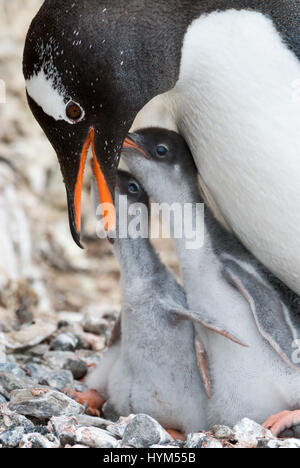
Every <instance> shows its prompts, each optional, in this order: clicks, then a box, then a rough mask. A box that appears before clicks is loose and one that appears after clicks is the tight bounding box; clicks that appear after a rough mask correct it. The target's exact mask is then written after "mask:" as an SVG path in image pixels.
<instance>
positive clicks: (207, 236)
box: [165, 178, 223, 292]
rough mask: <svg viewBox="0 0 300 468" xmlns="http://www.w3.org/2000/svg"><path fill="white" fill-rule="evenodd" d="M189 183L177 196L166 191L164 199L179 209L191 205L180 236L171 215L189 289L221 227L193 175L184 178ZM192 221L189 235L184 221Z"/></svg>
mask: <svg viewBox="0 0 300 468" xmlns="http://www.w3.org/2000/svg"><path fill="white" fill-rule="evenodd" d="M185 180H186V181H187V182H188V183H187V184H186V187H182V189H183V191H182V192H181V194H180V197H178V194H177V193H175V192H174V193H173V192H172V191H170V192H169V194H168V199H167V200H165V201H166V202H167V203H168V204H170V205H172V204H175V203H176V204H179V205H180V206H181V212H182V213H185V210H186V207H187V206H188V205H190V206H191V207H192V210H191V208H189V212H190V213H192V217H191V219H190V220H187V216H186V215H185V216H184V217H183V220H184V222H183V227H182V232H183V235H182V236H178V237H176V235H175V234H176V227H175V224H174V218H173V217H172V216H171V233H172V235H173V240H174V245H175V249H176V253H177V256H178V259H179V263H180V268H181V273H182V277H183V282H184V285H185V289H186V291H187V292H188V288H189V286H190V285H192V284H194V279H195V278H197V277H198V276H199V271H200V269H201V266H203V263H204V257H205V256H207V255H209V253H210V252H212V251H213V244H214V241H216V237H217V236H218V235H219V234H220V233H219V230H222V231H223V228H222V227H221V226H219V224H218V222H217V221H216V220H215V218H214V216H213V214H212V212H211V210H210V209H209V208H208V207H206V206H205V205H204V200H203V198H202V197H201V195H200V193H199V189H198V185H197V181H196V179H195V181H194V183H193V180H192V178H190V179H188V178H186V179H185ZM186 223H187V224H188V225H190V223H192V233H194V235H195V237H194V236H191V235H190V233H189V230H187V229H186V227H187V224H186Z"/></svg>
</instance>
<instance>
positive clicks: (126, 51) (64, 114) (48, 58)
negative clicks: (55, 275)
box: [23, 0, 176, 245]
mask: <svg viewBox="0 0 300 468" xmlns="http://www.w3.org/2000/svg"><path fill="white" fill-rule="evenodd" d="M111 3H113V5H111ZM121 3H122V2H121ZM139 8H140V6H139V3H138V2H132V5H131V6H130V5H129V6H127V5H126V7H125V6H124V5H123V6H122V5H119V2H107V0H80V1H79V0H46V1H45V2H44V4H43V5H42V7H41V9H40V11H39V12H38V14H37V16H36V17H35V18H34V20H33V22H32V24H31V26H30V29H29V32H28V35H27V39H26V44H25V49H24V60H23V70H24V76H25V80H26V90H27V98H28V103H29V106H30V108H31V110H32V112H33V114H34V116H35V118H36V119H37V121H38V122H39V124H40V126H41V127H42V129H43V130H44V132H45V133H46V135H47V137H48V139H49V141H50V143H51V144H52V146H53V147H54V149H55V151H56V153H57V156H58V159H59V163H60V167H61V171H62V174H63V178H64V182H65V185H66V190H67V199H68V206H69V219H70V227H71V231H72V235H73V238H74V240H75V241H76V242H77V244H78V245H80V227H81V189H82V177H83V172H84V167H85V163H86V157H87V153H88V150H89V148H91V149H92V152H93V158H94V170H95V174H96V178H97V183H98V191H99V196H100V199H101V202H102V203H113V197H114V186H115V182H116V171H117V166H118V162H119V156H120V152H121V148H122V144H123V141H124V139H125V137H126V135H127V133H128V131H129V129H130V127H131V125H132V123H133V120H134V118H135V117H136V115H137V113H138V112H139V110H140V109H141V108H142V107H143V106H144V105H145V104H146V103H147V102H148V101H149V100H150V99H151V98H152V97H154V96H155V95H156V94H159V93H160V92H164V91H166V90H167V89H169V88H170V87H171V86H172V85H173V84H174V80H175V78H176V76H175V75H176V73H175V72H174V73H171V72H170V73H169V74H165V75H166V78H162V76H161V67H162V64H164V63H165V61H163V60H161V52H160V51H161V50H163V47H162V44H161V47H160V42H159V41H161V42H162V43H163V38H161V37H160V38H158V37H156V34H154V32H153V30H152V29H151V28H150V29H149V28H148V29H147V30H146V31H145V30H144V27H143V24H142V22H141V21H140V16H139V15H137V14H136V10H139ZM142 11H143V10H140V15H142ZM151 11H152V10H151V8H150V7H149V12H150V14H152V13H151ZM157 21H158V24H157V27H159V22H160V21H162V20H160V19H159V18H158V20H157ZM147 34H149V37H147ZM142 37H143V40H141V38H142ZM144 40H145V41H146V42H147V45H148V46H149V50H147V51H146V50H145V49H144V46H143V41H144ZM152 49H153V50H152ZM170 55H171V52H170ZM156 62H157V63H156ZM153 65H154V66H153ZM170 79H171V81H170ZM113 222H114V221H113V220H112V224H113ZM111 227H112V226H110V228H111Z"/></svg>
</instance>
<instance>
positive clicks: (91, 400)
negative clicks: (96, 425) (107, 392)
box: [63, 388, 105, 417]
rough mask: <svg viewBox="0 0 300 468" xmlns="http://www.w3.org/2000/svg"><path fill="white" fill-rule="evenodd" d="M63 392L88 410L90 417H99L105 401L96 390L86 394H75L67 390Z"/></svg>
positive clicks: (88, 391)
mask: <svg viewBox="0 0 300 468" xmlns="http://www.w3.org/2000/svg"><path fill="white" fill-rule="evenodd" d="M63 392H64V393H65V394H66V395H68V396H69V397H70V398H73V400H75V401H77V403H79V404H80V405H83V406H85V407H86V409H87V413H88V414H89V415H90V416H96V417H99V416H100V414H101V410H102V407H103V405H104V403H105V400H104V399H103V398H102V396H101V395H100V394H99V393H98V392H97V391H96V390H87V391H86V392H74V391H73V390H69V389H68V388H65V389H64V390H63Z"/></svg>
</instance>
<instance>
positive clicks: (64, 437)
mask: <svg viewBox="0 0 300 468" xmlns="http://www.w3.org/2000/svg"><path fill="white" fill-rule="evenodd" d="M48 427H49V430H50V431H51V432H53V433H54V434H55V436H56V437H57V438H58V439H59V441H60V443H61V445H62V446H65V445H68V444H71V445H72V444H74V443H75V439H76V429H77V427H78V420H77V419H76V417H75V416H58V417H55V416H54V417H53V418H51V419H50V422H49V425H48Z"/></svg>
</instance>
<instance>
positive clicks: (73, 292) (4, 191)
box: [0, 0, 178, 344]
mask: <svg viewBox="0 0 300 468" xmlns="http://www.w3.org/2000/svg"><path fill="white" fill-rule="evenodd" d="M42 3H43V1H42V0H0V79H1V80H3V81H4V82H5V85H6V103H5V104H0V333H1V332H2V334H4V335H5V336H6V337H9V338H10V339H11V340H18V339H19V340H20V339H21V337H20V331H22V327H23V328H24V324H26V323H31V324H32V323H35V322H34V320H36V319H37V317H39V318H40V317H42V318H43V323H46V322H47V321H49V322H50V323H51V321H53V320H60V321H64V320H74V321H76V320H79V319H80V317H82V316H83V315H84V314H85V313H86V311H87V310H88V309H94V310H96V312H97V313H99V314H104V313H109V312H110V311H111V312H112V313H116V311H117V310H118V309H119V307H120V302H121V297H120V289H119V269H118V265H117V262H116V261H115V259H114V257H113V255H112V252H111V249H110V245H109V243H108V242H107V241H106V240H99V239H97V238H96V235H95V228H96V224H95V221H96V220H95V217H94V213H93V211H92V208H91V203H90V200H89V178H88V176H87V177H86V182H85V184H86V185H85V193H84V195H83V207H84V208H83V213H84V218H83V226H84V234H83V242H84V245H85V247H86V249H85V250H84V251H81V250H80V249H79V248H78V247H77V246H76V245H75V244H74V242H73V240H72V238H71V235H70V232H69V226H68V218H67V211H66V196H65V188H64V185H63V183H62V177H61V173H60V171H59V168H58V163H57V159H56V155H55V154H54V151H53V150H52V148H51V146H50V144H49V143H48V141H47V139H46V137H45V136H44V134H43V133H42V131H41V129H40V128H39V126H38V125H37V123H36V122H35V120H34V119H33V117H32V115H31V113H30V111H29V108H28V107H27V103H26V96H25V89H24V81H23V75H22V53H23V46H24V40H25V35H26V32H27V29H28V27H29V24H30V21H31V20H32V18H33V17H34V15H35V14H36V12H37V11H38V9H39V7H40V6H41V4H42ZM0 101H1V100H0ZM156 247H157V249H158V250H159V251H160V252H161V256H162V259H163V260H164V261H165V262H166V263H168V265H169V266H171V268H173V269H174V270H175V271H176V272H177V271H178V269H177V263H176V259H175V256H174V253H173V250H172V246H171V244H170V242H169V241H158V242H156ZM22 336H23V335H22ZM22 339H25V338H24V337H23V338H22ZM25 344H26V343H25Z"/></svg>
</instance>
